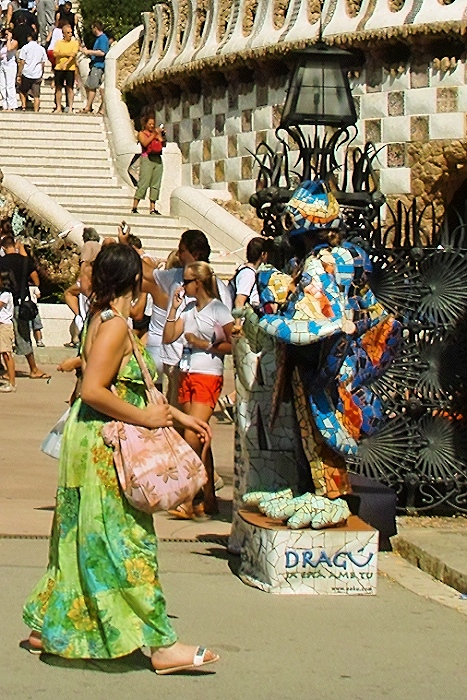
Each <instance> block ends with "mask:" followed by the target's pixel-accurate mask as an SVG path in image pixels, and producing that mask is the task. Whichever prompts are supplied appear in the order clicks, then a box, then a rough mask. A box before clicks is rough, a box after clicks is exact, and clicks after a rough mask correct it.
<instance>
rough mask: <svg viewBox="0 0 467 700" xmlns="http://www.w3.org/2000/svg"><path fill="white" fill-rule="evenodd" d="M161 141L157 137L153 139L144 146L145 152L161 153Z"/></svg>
mask: <svg viewBox="0 0 467 700" xmlns="http://www.w3.org/2000/svg"><path fill="white" fill-rule="evenodd" d="M163 145H164V144H163V143H162V141H159V139H153V140H152V141H151V143H150V144H148V145H147V146H146V153H149V154H153V153H155V154H156V155H158V156H160V154H161V153H162V147H163Z"/></svg>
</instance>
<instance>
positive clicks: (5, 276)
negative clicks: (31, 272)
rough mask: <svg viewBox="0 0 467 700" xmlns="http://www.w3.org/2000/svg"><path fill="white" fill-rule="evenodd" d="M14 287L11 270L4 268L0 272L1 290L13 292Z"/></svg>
mask: <svg viewBox="0 0 467 700" xmlns="http://www.w3.org/2000/svg"><path fill="white" fill-rule="evenodd" d="M13 288H14V284H13V276H12V274H11V272H10V270H2V271H1V272H0V290H1V291H2V292H12V291H13Z"/></svg>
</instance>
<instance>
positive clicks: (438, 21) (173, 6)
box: [126, 0, 467, 87]
mask: <svg viewBox="0 0 467 700" xmlns="http://www.w3.org/2000/svg"><path fill="white" fill-rule="evenodd" d="M204 6H205V8H206V20H205V22H204V26H203V29H202V32H201V35H200V36H198V23H197V17H198V16H199V13H198V12H197V10H198V0H186V2H183V3H182V0H168V1H167V4H164V3H162V4H157V5H156V6H155V8H154V22H155V27H154V28H153V29H152V30H151V35H152V37H154V41H153V42H152V47H151V51H149V42H147V43H146V44H145V52H144V54H145V55H144V56H142V60H141V61H140V63H139V65H138V66H137V68H136V70H135V71H134V73H133V74H132V75H131V76H130V78H129V79H128V81H127V85H126V87H130V86H131V84H132V83H134V82H139V81H141V80H143V79H144V78H147V77H149V76H150V75H153V74H155V73H157V74H163V73H164V72H166V71H170V70H173V69H177V68H179V69H180V68H181V66H183V67H184V68H186V67H187V66H188V65H190V64H191V65H193V67H195V66H196V62H198V61H201V60H209V59H216V58H217V59H218V60H222V59H225V58H226V57H228V56H233V55H234V54H239V53H240V54H242V53H244V52H248V51H255V50H260V49H268V48H273V47H276V49H277V46H278V45H282V46H284V48H286V47H287V45H294V46H295V45H300V44H302V43H303V45H304V44H305V43H308V42H310V40H313V39H316V38H317V37H318V33H319V22H318V21H311V19H310V12H309V0H289V3H288V6H287V10H286V12H285V17H284V22H283V24H282V26H281V27H277V26H276V25H275V23H274V7H275V3H274V2H273V0H258V4H257V8H256V12H255V16H254V19H253V23H252V26H251V30H250V32H249V33H248V34H246V33H245V31H244V26H245V13H246V11H247V9H248V3H247V0H232V2H231V5H230V12H229V20H228V22H227V25H226V26H225V28H222V29H221V28H220V26H219V18H220V11H221V3H220V2H219V0H205V3H204ZM163 7H164V8H165V9H163ZM348 7H349V0H324V3H323V8H322V24H323V37H324V38H328V39H331V38H338V37H339V36H342V37H345V38H346V39H348V38H350V37H351V35H352V34H357V33H358V34H359V35H362V34H363V35H364V34H366V33H367V34H368V35H369V36H371V35H383V34H384V32H385V31H387V32H389V33H392V32H394V31H398V30H403V28H407V31H414V30H416V28H417V27H418V26H420V27H421V25H431V26H432V27H433V26H434V25H439V26H440V27H441V26H444V28H446V26H447V25H451V28H455V27H456V25H458V26H459V29H461V28H462V27H463V26H465V23H466V21H467V3H466V0H454V1H453V2H451V3H450V4H444V2H443V0H405V2H404V3H403V5H402V7H401V9H399V10H398V11H397V12H393V11H392V9H391V7H392V2H391V0H362V3H361V6H360V9H359V10H358V12H357V14H355V15H354V16H351V15H350V14H349V11H348ZM186 10H188V11H186ZM167 15H168V16H169V23H168V27H167V22H166V18H167ZM182 22H183V35H182V38H181V39H180V37H181V28H182ZM148 28H149V22H148V20H147V18H146V22H145V29H146V32H148Z"/></svg>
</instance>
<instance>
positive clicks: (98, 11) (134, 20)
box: [80, 0, 154, 48]
mask: <svg viewBox="0 0 467 700" xmlns="http://www.w3.org/2000/svg"><path fill="white" fill-rule="evenodd" d="M153 4H154V3H153V0H112V2H108V3H106V2H103V1H102V0H80V13H81V17H82V18H83V30H84V31H83V33H84V41H85V43H86V45H87V46H88V48H91V47H92V45H93V43H94V37H93V34H92V32H91V24H92V23H93V22H95V21H96V20H99V21H100V22H102V24H103V25H104V29H108V30H112V31H113V32H114V34H115V38H116V39H121V37H122V36H124V35H125V34H127V33H128V32H129V31H131V30H132V29H133V28H134V27H137V26H138V24H141V13H142V12H149V11H151V10H152V7H153Z"/></svg>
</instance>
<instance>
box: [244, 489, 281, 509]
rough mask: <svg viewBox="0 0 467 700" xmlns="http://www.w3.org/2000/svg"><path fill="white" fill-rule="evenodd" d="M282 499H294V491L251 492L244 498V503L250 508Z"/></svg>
mask: <svg viewBox="0 0 467 700" xmlns="http://www.w3.org/2000/svg"><path fill="white" fill-rule="evenodd" d="M278 498H279V499H280V498H289V499H291V498H293V491H292V489H283V490H282V491H274V492H272V493H271V492H270V491H250V492H249V493H245V494H244V495H243V496H242V499H243V502H244V503H246V504H247V505H249V506H257V505H259V504H260V503H268V502H269V501H274V500H276V499H278Z"/></svg>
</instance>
